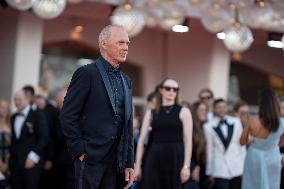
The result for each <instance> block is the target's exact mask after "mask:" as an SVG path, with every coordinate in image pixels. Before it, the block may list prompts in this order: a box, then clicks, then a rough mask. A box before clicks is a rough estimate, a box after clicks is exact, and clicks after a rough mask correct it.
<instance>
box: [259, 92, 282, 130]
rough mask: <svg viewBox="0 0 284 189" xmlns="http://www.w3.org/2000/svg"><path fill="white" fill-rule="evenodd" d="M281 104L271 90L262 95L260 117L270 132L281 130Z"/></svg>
mask: <svg viewBox="0 0 284 189" xmlns="http://www.w3.org/2000/svg"><path fill="white" fill-rule="evenodd" d="M280 115H281V114H280V104H279V101H278V98H277V97H276V94H275V92H274V91H273V90H271V89H265V90H263V91H262V92H261V94H260V99H259V112H258V116H259V118H260V120H261V123H262V124H263V126H264V128H266V129H267V130H268V131H269V132H275V131H277V130H278V128H279V124H280V123H279V119H280Z"/></svg>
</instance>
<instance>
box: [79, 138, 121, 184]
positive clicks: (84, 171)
mask: <svg viewBox="0 0 284 189" xmlns="http://www.w3.org/2000/svg"><path fill="white" fill-rule="evenodd" d="M117 147H118V143H117V142H114V144H113V146H112V147H111V149H110V151H109V153H108V154H107V155H106V157H105V158H104V160H102V161H100V162H97V163H95V164H90V163H88V162H85V161H80V160H79V159H77V160H75V162H74V168H75V189H123V186H125V185H124V183H122V182H120V181H121V180H123V178H124V176H123V175H122V174H118V173H117Z"/></svg>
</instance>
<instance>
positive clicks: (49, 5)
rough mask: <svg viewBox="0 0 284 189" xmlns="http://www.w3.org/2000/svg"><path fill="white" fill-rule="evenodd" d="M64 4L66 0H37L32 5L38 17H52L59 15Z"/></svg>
mask: <svg viewBox="0 0 284 189" xmlns="http://www.w3.org/2000/svg"><path fill="white" fill-rule="evenodd" d="M65 6H66V0H37V1H36V2H35V3H34V5H33V11H34V12H35V14H37V15H38V16H39V17H41V18H44V19H52V18H55V17H57V16H59V15H60V14H61V13H62V12H63V10H64V8H65Z"/></svg>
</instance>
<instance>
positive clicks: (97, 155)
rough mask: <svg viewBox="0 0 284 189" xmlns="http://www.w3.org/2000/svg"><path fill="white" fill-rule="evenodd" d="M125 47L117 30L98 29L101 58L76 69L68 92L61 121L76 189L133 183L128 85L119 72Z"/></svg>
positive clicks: (124, 39)
mask: <svg viewBox="0 0 284 189" xmlns="http://www.w3.org/2000/svg"><path fill="white" fill-rule="evenodd" d="M128 46H129V38H128V35H127V33H126V31H125V30H124V29H123V28H122V27H120V26H114V25H109V26H106V27H105V28H103V30H102V31H101V33H100V35H99V48H100V53H101V57H100V58H98V59H97V60H96V61H95V62H94V63H92V64H89V65H86V66H82V67H80V68H79V69H78V70H76V71H75V73H74V75H73V77H72V80H71V83H70V85H69V88H68V90H67V94H66V97H65V99H64V103H63V108H62V110H61V114H60V120H61V125H62V129H63V133H64V135H65V136H66V139H67V146H68V149H69V151H70V152H71V154H72V156H73V158H74V159H75V162H74V167H75V180H76V188H77V189H115V188H125V189H127V188H129V187H130V186H131V185H132V183H133V179H134V171H133V166H134V161H133V159H134V158H133V156H134V154H133V151H134V147H133V132H132V96H131V81H130V80H129V79H128V77H127V76H126V75H125V74H124V73H123V72H122V71H121V70H120V68H119V67H120V64H122V63H123V62H125V60H126V56H127V54H128ZM119 173H122V175H123V180H124V181H123V185H120V183H119V182H117V181H118V180H121V179H117V178H118V175H120V174H119ZM118 184H119V186H118Z"/></svg>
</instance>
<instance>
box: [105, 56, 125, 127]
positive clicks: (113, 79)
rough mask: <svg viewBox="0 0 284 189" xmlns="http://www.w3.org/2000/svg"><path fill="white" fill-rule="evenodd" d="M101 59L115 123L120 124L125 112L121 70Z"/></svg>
mask: <svg viewBox="0 0 284 189" xmlns="http://www.w3.org/2000/svg"><path fill="white" fill-rule="evenodd" d="M102 60H103V61H102V62H103V66H104V68H105V70H106V72H107V75H108V78H109V81H110V85H111V88H112V92H113V98H114V103H115V104H114V106H115V114H116V120H117V124H118V125H120V124H121V123H122V122H123V121H124V114H125V104H124V91H123V83H122V78H121V72H120V69H119V68H114V67H113V66H112V65H111V64H110V63H108V62H107V61H106V60H105V59H103V58H102Z"/></svg>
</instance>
